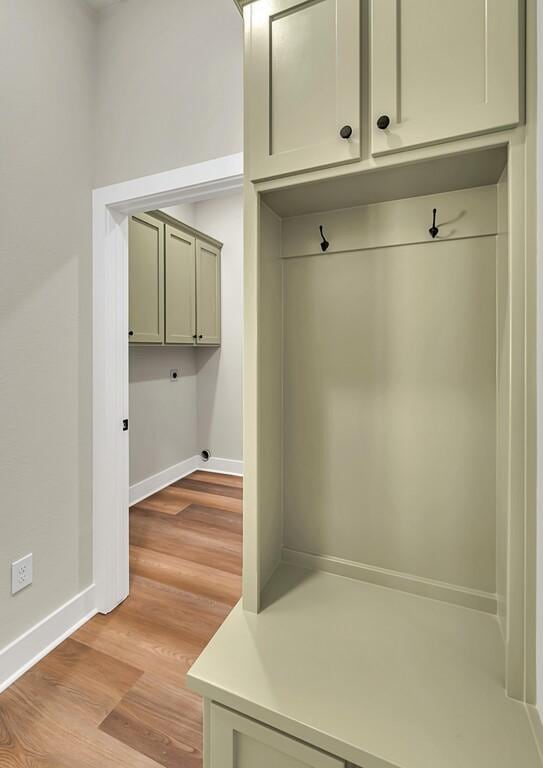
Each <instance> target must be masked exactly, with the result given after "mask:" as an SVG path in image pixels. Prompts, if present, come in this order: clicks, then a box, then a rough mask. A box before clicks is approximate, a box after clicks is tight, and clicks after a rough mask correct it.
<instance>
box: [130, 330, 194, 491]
mask: <svg viewBox="0 0 543 768" xmlns="http://www.w3.org/2000/svg"><path fill="white" fill-rule="evenodd" d="M173 368H176V369H177V370H178V371H179V376H178V378H177V379H176V381H171V380H170V370H171V369H173ZM129 398H130V485H134V483H139V482H141V481H142V480H145V479H146V478H148V477H150V476H151V475H155V474H157V473H158V472H162V471H163V470H164V469H168V468H169V467H172V466H174V464H178V463H179V462H180V461H184V460H185V459H189V458H190V457H191V456H194V454H195V453H196V446H197V442H198V440H197V431H196V430H197V426H196V414H197V411H196V357H195V353H194V351H193V350H192V349H183V348H179V347H147V346H145V347H137V346H135V345H134V346H132V347H131V348H130V369H129Z"/></svg>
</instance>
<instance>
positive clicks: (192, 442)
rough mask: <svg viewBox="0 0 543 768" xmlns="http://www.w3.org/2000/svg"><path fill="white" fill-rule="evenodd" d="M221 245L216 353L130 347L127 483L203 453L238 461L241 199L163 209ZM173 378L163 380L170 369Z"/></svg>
mask: <svg viewBox="0 0 543 768" xmlns="http://www.w3.org/2000/svg"><path fill="white" fill-rule="evenodd" d="M164 210H166V212H167V213H169V214H170V215H171V216H175V217H177V218H178V220H179V221H182V222H183V223H185V224H190V225H192V226H194V227H196V228H197V229H199V230H200V231H202V232H205V233H206V234H208V235H211V236H212V237H215V238H216V239H217V240H220V241H221V242H223V243H224V246H223V249H222V258H221V287H222V302H221V306H222V313H221V314H222V343H221V346H220V347H219V348H217V347H213V348H209V349H193V348H189V349H186V348H179V347H150V346H145V347H143V346H142V347H137V348H135V347H134V346H132V347H131V348H130V383H129V397H130V484H131V485H134V484H135V483H139V482H141V481H142V480H144V479H146V478H148V477H151V476H152V475H155V474H157V473H158V472H161V471H163V470H165V469H168V468H169V467H172V466H174V465H175V464H178V463H180V462H182V461H185V459H188V458H190V457H191V456H196V455H197V454H199V453H200V452H201V451H202V450H203V449H204V448H207V449H209V450H210V451H211V454H212V456H213V457H214V458H221V459H227V460H230V461H241V460H242V458H243V442H242V425H243V422H242V346H243V273H242V270H243V199H242V195H241V193H237V194H232V195H226V196H222V197H218V198H215V199H213V200H206V201H203V202H199V203H195V204H192V205H189V206H188V205H182V206H174V207H172V208H168V209H164ZM172 368H179V379H178V380H177V381H176V382H171V381H170V369H172Z"/></svg>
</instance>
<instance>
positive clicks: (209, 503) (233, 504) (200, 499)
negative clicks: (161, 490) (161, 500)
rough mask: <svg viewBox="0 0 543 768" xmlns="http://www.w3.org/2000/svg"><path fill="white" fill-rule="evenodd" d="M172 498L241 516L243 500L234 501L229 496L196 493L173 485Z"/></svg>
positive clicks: (202, 492) (203, 492)
mask: <svg viewBox="0 0 543 768" xmlns="http://www.w3.org/2000/svg"><path fill="white" fill-rule="evenodd" d="M170 490H171V494H172V497H173V496H175V497H176V498H177V499H179V500H180V501H181V503H183V502H187V501H188V502H190V503H191V504H203V505H205V506H206V507H214V508H215V509H226V510H229V511H230V512H237V513H238V514H241V511H242V500H241V499H232V498H230V497H229V496H222V495H220V494H215V493H207V492H206V491H194V490H191V489H190V488H183V487H182V486H177V485H175V484H174V485H173V486H171V488H170Z"/></svg>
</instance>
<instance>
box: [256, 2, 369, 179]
mask: <svg viewBox="0 0 543 768" xmlns="http://www.w3.org/2000/svg"><path fill="white" fill-rule="evenodd" d="M320 2H333V3H334V5H335V16H336V36H335V40H336V77H335V93H336V100H335V104H328V103H323V104H322V109H323V110H334V113H335V124H336V129H335V133H334V135H330V137H329V139H327V140H326V141H325V142H324V143H321V144H316V145H309V146H303V141H302V142H301V146H300V147H299V148H296V149H292V150H289V151H286V152H279V153H277V154H272V152H271V147H272V139H273V136H272V110H273V104H272V95H273V94H272V71H271V70H272V67H271V63H272V54H273V51H272V25H273V21H274V20H275V19H277V18H279V17H285V16H288V15H290V14H295V13H296V12H297V11H298V10H305V9H308V8H310V7H311V6H314V5H317V4H318V3H320ZM246 14H247V15H248V18H249V19H250V22H249V23H250V26H251V46H250V51H251V59H250V63H249V64H248V65H246V66H249V67H250V77H249V78H248V80H247V85H248V86H249V87H250V89H251V92H250V95H249V98H248V99H247V102H250V103H251V116H250V117H249V122H250V124H251V127H250V150H251V151H250V157H249V174H250V177H251V179H252V180H253V181H254V180H257V179H264V178H268V177H271V176H280V175H284V174H288V173H296V172H299V171H303V170H309V169H312V168H321V167H324V166H327V165H334V164H339V163H348V162H354V161H356V160H359V159H360V130H361V119H360V91H361V76H360V66H361V57H360V0H269V1H268V0H267V2H266V3H265V4H261V3H256V4H255V5H254V6H249V7H248V8H247V10H246ZM344 125H350V126H351V127H352V130H353V133H352V136H351V137H350V138H349V139H342V138H341V137H340V135H339V131H340V129H341V127H342V126H344ZM298 130H299V131H300V134H301V135H302V136H303V131H304V126H303V125H300V126H299V127H298Z"/></svg>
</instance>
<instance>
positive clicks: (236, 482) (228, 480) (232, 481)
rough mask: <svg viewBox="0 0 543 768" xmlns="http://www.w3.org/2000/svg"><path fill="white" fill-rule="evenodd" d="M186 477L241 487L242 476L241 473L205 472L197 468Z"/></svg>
mask: <svg viewBox="0 0 543 768" xmlns="http://www.w3.org/2000/svg"><path fill="white" fill-rule="evenodd" d="M188 477H190V479H191V480H201V481H202V482H204V483H218V484H219V485H230V486H232V487H234V488H243V477H241V475H223V474H222V472H206V471H205V470H201V469H197V470H196V471H195V472H193V473H192V474H190V475H188Z"/></svg>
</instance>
